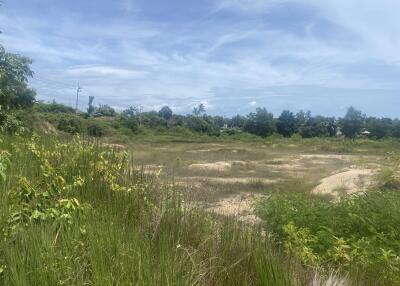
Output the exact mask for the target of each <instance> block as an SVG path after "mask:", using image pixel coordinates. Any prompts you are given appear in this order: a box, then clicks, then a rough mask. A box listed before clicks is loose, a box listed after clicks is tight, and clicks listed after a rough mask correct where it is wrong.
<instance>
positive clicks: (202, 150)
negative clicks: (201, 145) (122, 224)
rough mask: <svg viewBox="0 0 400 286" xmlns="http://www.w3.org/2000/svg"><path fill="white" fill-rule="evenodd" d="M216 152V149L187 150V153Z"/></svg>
mask: <svg viewBox="0 0 400 286" xmlns="http://www.w3.org/2000/svg"><path fill="white" fill-rule="evenodd" d="M213 151H218V149H201V150H188V151H186V152H187V153H195V154H196V153H205V152H213Z"/></svg>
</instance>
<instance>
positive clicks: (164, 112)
mask: <svg viewBox="0 0 400 286" xmlns="http://www.w3.org/2000/svg"><path fill="white" fill-rule="evenodd" d="M172 114H173V113H172V110H171V108H169V106H163V107H162V108H161V109H160V111H158V115H159V116H160V117H161V118H164V119H165V120H170V119H171V118H172Z"/></svg>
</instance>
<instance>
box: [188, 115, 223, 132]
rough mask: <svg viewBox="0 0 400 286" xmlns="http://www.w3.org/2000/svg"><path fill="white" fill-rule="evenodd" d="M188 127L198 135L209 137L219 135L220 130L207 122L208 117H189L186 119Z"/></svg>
mask: <svg viewBox="0 0 400 286" xmlns="http://www.w3.org/2000/svg"><path fill="white" fill-rule="evenodd" d="M186 126H187V127H188V128H189V129H190V130H192V131H194V132H198V133H203V134H208V135H214V136H218V135H219V129H218V128H217V127H215V126H214V125H213V124H212V123H210V122H209V121H208V120H207V117H198V116H188V117H187V119H186Z"/></svg>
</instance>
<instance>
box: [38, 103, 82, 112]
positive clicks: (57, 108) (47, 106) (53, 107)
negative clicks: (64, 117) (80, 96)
mask: <svg viewBox="0 0 400 286" xmlns="http://www.w3.org/2000/svg"><path fill="white" fill-rule="evenodd" d="M34 110H35V111H37V112H45V113H75V109H73V108H72V107H70V106H67V105H65V104H62V103H57V102H55V101H53V102H51V103H45V102H37V103H36V104H35V105H34Z"/></svg>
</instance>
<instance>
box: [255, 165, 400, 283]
mask: <svg viewBox="0 0 400 286" xmlns="http://www.w3.org/2000/svg"><path fill="white" fill-rule="evenodd" d="M394 173H396V174H398V173H397V171H396V172H394ZM393 176H394V175H393V173H392V174H391V175H389V176H386V177H385V178H386V179H387V180H388V179H390V186H392V187H393V186H396V188H388V186H389V185H387V184H382V187H384V189H377V190H371V191H369V192H368V193H362V194H358V195H353V196H351V197H349V198H344V199H342V200H341V201H340V202H337V203H333V202H330V201H329V200H327V198H324V197H318V196H311V195H306V194H304V193H301V192H298V193H296V192H295V193H287V194H285V195H279V196H278V195H276V196H273V197H272V198H270V199H269V200H268V202H267V203H265V204H261V205H260V206H259V207H258V212H259V214H260V216H261V217H262V218H264V219H265V223H266V225H267V229H269V230H271V231H272V232H273V233H274V234H275V238H276V239H277V241H278V242H279V243H281V244H282V245H283V246H284V248H285V249H286V251H287V252H288V253H292V254H294V255H296V256H297V257H298V258H299V259H300V260H301V261H302V262H303V263H304V264H306V265H312V266H316V267H323V268H325V269H328V270H330V269H331V268H332V267H336V268H340V269H347V270H349V271H351V270H352V269H355V268H357V267H358V271H359V272H361V273H363V274H362V275H364V276H365V277H364V278H365V281H368V280H369V278H371V279H372V277H382V280H381V281H375V282H374V283H376V284H371V285H397V283H400V275H399V273H400V272H399V269H400V268H399V267H400V256H399V253H400V243H399V241H400V231H399V228H398V225H399V223H400V210H399V208H398V204H399V203H400V194H399V192H398V186H399V185H398V183H397V185H396V184H395V185H394V184H393V181H394V180H395V181H397V180H398V177H393ZM397 182H399V181H397Z"/></svg>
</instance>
